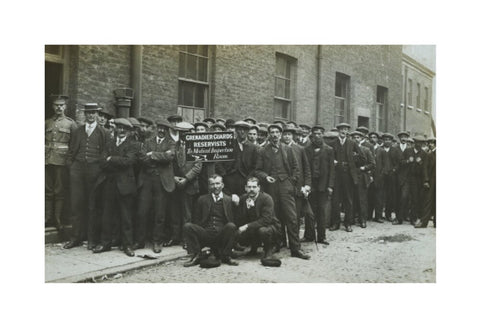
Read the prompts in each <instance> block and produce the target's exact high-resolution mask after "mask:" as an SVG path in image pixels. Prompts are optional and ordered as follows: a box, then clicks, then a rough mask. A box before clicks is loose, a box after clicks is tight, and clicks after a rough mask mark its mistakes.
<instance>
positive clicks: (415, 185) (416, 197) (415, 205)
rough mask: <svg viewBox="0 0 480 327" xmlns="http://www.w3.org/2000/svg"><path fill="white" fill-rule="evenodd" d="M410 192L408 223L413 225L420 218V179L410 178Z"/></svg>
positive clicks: (421, 191) (421, 199) (421, 203)
mask: <svg viewBox="0 0 480 327" xmlns="http://www.w3.org/2000/svg"><path fill="white" fill-rule="evenodd" d="M409 190H410V223H411V224H412V225H413V224H415V221H416V220H417V219H420V217H421V216H422V210H423V200H424V199H423V198H424V189H423V185H422V183H421V179H418V178H411V179H410V181H409Z"/></svg>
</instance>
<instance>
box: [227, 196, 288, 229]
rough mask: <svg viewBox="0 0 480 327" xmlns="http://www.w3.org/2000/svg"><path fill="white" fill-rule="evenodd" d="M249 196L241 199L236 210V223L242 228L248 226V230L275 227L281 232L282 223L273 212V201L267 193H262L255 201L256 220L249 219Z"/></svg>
mask: <svg viewBox="0 0 480 327" xmlns="http://www.w3.org/2000/svg"><path fill="white" fill-rule="evenodd" d="M247 197H248V196H247V194H244V195H242V196H241V197H240V202H239V204H238V207H237V208H236V210H235V216H236V221H238V224H239V225H240V226H242V225H245V224H248V228H260V227H268V226H274V227H275V228H276V229H277V230H278V231H279V230H280V228H281V227H280V226H281V225H280V221H279V220H278V219H277V217H275V211H274V210H273V199H272V197H271V196H270V195H268V194H267V193H265V192H260V193H259V194H258V197H257V199H256V200H255V207H254V208H255V216H256V219H255V220H252V219H248V215H247V204H246V200H247Z"/></svg>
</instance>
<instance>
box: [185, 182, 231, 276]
mask: <svg viewBox="0 0 480 327" xmlns="http://www.w3.org/2000/svg"><path fill="white" fill-rule="evenodd" d="M208 183H209V187H210V193H209V194H204V195H202V196H200V197H199V198H198V201H197V205H196V208H195V214H194V216H193V220H192V222H188V223H186V224H185V225H184V226H183V233H184V235H185V242H186V244H187V251H188V253H189V254H191V255H192V259H191V260H190V261H189V262H187V263H185V264H184V266H185V267H192V266H194V265H197V264H199V263H200V252H201V250H202V248H203V247H205V246H209V247H210V248H211V250H212V252H213V253H214V254H215V256H216V257H217V258H219V259H220V260H221V261H222V262H223V263H226V264H228V265H230V266H237V265H238V263H237V262H235V261H233V260H232V259H231V254H232V248H233V244H234V242H235V238H236V233H237V227H236V226H235V224H234V223H233V219H234V216H233V208H232V198H231V197H230V196H229V195H227V194H224V193H223V181H222V177H221V176H219V175H216V174H214V175H212V176H211V177H210V178H209V179H208Z"/></svg>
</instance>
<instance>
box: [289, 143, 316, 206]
mask: <svg viewBox="0 0 480 327" xmlns="http://www.w3.org/2000/svg"><path fill="white" fill-rule="evenodd" d="M291 147H292V150H293V154H294V155H295V159H297V163H298V171H299V176H298V180H297V185H296V191H297V196H300V195H301V193H300V189H301V188H302V187H303V186H305V185H308V186H312V174H311V168H310V162H309V161H308V158H307V154H306V153H305V149H304V148H303V147H302V146H300V145H298V144H295V143H293V144H292V145H291Z"/></svg>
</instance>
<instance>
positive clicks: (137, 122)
mask: <svg viewBox="0 0 480 327" xmlns="http://www.w3.org/2000/svg"><path fill="white" fill-rule="evenodd" d="M127 119H128V121H129V122H130V123H132V125H133V126H136V127H140V126H142V124H140V122H139V121H138V120H137V118H135V117H128V118H127Z"/></svg>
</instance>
